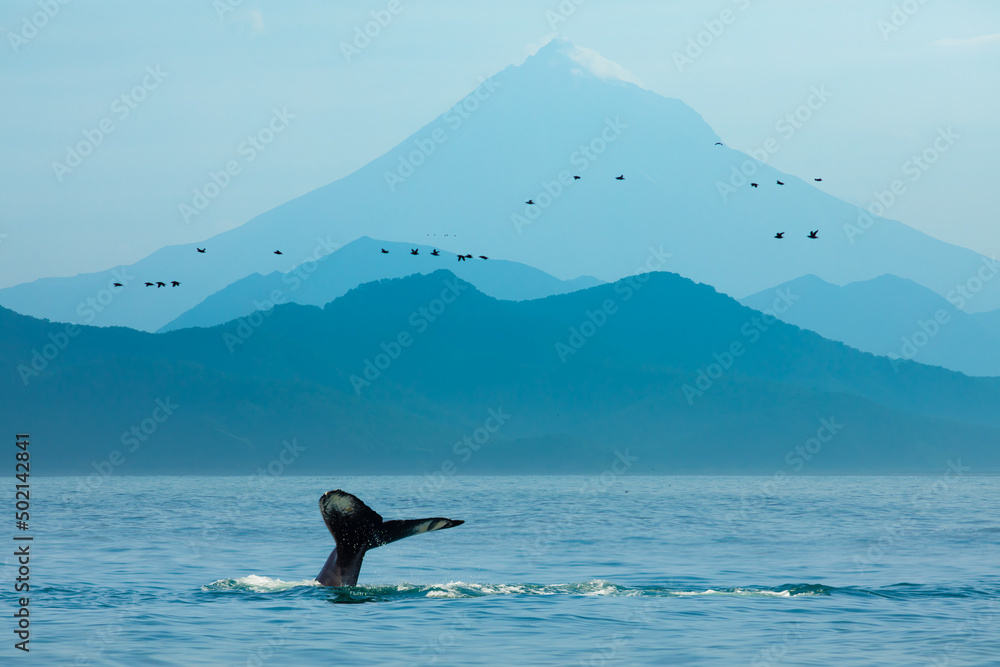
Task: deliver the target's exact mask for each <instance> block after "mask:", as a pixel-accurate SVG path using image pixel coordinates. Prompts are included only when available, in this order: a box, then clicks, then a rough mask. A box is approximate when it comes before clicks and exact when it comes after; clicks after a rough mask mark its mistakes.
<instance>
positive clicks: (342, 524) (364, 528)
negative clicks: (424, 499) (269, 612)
mask: <svg viewBox="0 0 1000 667" xmlns="http://www.w3.org/2000/svg"><path fill="white" fill-rule="evenodd" d="M319 511H320V513H321V514H322V515H323V521H325V522H326V527H327V528H328V529H329V530H330V534H331V535H333V539H334V540H336V542H337V548H336V549H334V550H333V552H332V553H331V554H330V557H329V558H328V559H327V561H326V564H325V565H324V566H323V569H322V570H321V571H320V573H319V575H318V576H317V577H316V579H317V580H319V582H320V583H321V584H323V585H324V586H354V585H355V584H357V583H358V574H359V573H360V572H361V561H362V560H363V559H364V557H365V552H366V551H368V550H369V549H374V548H375V547H380V546H382V545H383V544H389V543H390V542H395V541H396V540H401V539H403V538H404V537H410V536H411V535H419V534H420V533H429V532H432V531H435V530H443V529H445V528H452V527H454V526H460V525H462V524H463V523H465V522H464V521H459V520H453V519H445V518H442V517H434V518H431V519H407V520H402V521H383V519H382V517H381V516H379V514H378V512H376V511H375V510H373V509H372V508H370V507H368V505H365V504H364V503H363V502H361V500H360V499H359V498H358V497H357V496H353V495H351V494H350V493H347V492H346V491H341V490H340V489H337V490H335V491H328V492H326V493H324V494H323V497H322V498H320V499H319Z"/></svg>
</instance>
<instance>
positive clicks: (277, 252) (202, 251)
mask: <svg viewBox="0 0 1000 667" xmlns="http://www.w3.org/2000/svg"><path fill="white" fill-rule="evenodd" d="M195 250H197V251H198V254H201V255H204V254H205V253H206V252H207V251H208V248H199V247H197V246H195ZM274 254H275V255H283V254H285V253H283V252H281V251H280V250H275V251H274ZM145 285H146V287H155V288H156V289H160V288H161V287H166V286H167V283H165V282H164V281H162V280H154V281H153V282H149V281H146V283H145ZM170 286H171V287H180V286H181V283H180V281H179V280H171V281H170ZM115 287H124V285H122V284H121V283H115Z"/></svg>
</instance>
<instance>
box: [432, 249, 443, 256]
mask: <svg viewBox="0 0 1000 667" xmlns="http://www.w3.org/2000/svg"><path fill="white" fill-rule="evenodd" d="M431 254H432V255H434V256H435V257H437V256H439V255H440V254H441V253H439V252H438V251H437V248H434V250H431Z"/></svg>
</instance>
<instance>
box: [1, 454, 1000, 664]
mask: <svg viewBox="0 0 1000 667" xmlns="http://www.w3.org/2000/svg"><path fill="white" fill-rule="evenodd" d="M91 481H92V484H90V485H88V483H87V480H85V479H83V478H33V480H32V505H33V507H32V516H31V528H30V531H28V532H29V533H30V534H31V535H32V536H33V537H34V541H33V542H32V543H31V551H32V561H31V567H32V570H31V575H30V576H31V582H30V583H31V591H30V596H31V602H30V610H31V621H32V624H31V633H32V634H31V642H30V648H31V652H30V654H22V653H21V652H20V651H16V650H15V649H14V648H13V643H14V641H15V638H14V635H13V619H12V615H11V614H12V612H13V609H14V605H15V595H14V593H13V592H12V589H13V579H14V577H15V576H16V570H15V567H16V566H15V565H14V564H13V558H12V557H11V556H10V555H9V554H11V553H12V552H13V549H12V548H11V549H5V550H4V551H5V552H6V553H4V557H0V574H2V592H0V607H2V616H3V618H4V619H5V620H4V622H3V632H2V633H0V636H2V637H3V646H2V648H0V656H2V657H3V663H4V664H38V665H129V666H133V665H253V666H261V665H276V666H277V665H282V666H284V665H326V664H330V665H431V664H437V665H492V664H499V665H506V664H517V665H619V664H620V665H647V664H648V665H664V664H676V665H755V666H761V665H935V666H942V665H997V664H1000V484H998V482H1000V479H997V478H995V477H975V476H971V475H967V474H960V475H955V474H952V473H949V474H947V475H946V474H945V471H944V470H942V474H941V476H937V477H935V476H928V477H799V478H785V479H783V480H780V481H775V480H773V479H771V478H764V477H669V476H657V477H654V476H630V475H628V474H623V475H617V474H613V473H611V472H608V473H605V475H604V476H603V477H594V478H586V477H452V478H447V479H444V480H440V482H435V483H430V482H428V480H427V479H426V478H422V477H416V476H414V477H353V478H351V477H341V478H328V477H277V478H274V477H256V478H233V477H197V478H194V477H186V478H181V477H108V478H103V479H101V480H100V481H99V482H98V481H97V479H96V478H94V479H92V480H91ZM12 486H13V481H12V480H9V479H4V480H3V482H2V486H0V491H2V492H3V495H2V497H3V498H6V499H8V502H10V503H11V504H13V500H12V498H13V490H12ZM333 488H342V489H345V490H347V491H350V492H352V493H354V494H356V495H358V496H359V497H360V498H361V499H362V500H364V501H366V502H367V503H368V504H369V505H370V506H371V507H372V508H373V509H375V510H376V511H378V512H380V513H381V514H382V515H383V516H384V517H386V518H417V517H424V516H446V517H450V518H456V519H464V520H465V521H466V524H465V525H463V526H459V527H456V528H453V529H449V530H444V531H440V532H437V533H433V534H427V535H419V536H416V537H412V538H409V539H406V540H402V541H400V542H396V543H394V544H391V545H388V546H385V547H381V548H378V549H375V550H373V551H370V552H369V553H368V555H367V557H366V558H365V565H364V567H363V569H362V572H361V580H360V582H359V584H360V585H359V586H358V587H356V588H353V589H330V588H323V587H320V586H317V585H315V584H314V583H313V582H312V579H313V577H314V576H315V575H316V574H317V572H318V571H319V569H320V567H321V566H322V564H323V562H324V560H325V559H326V557H327V555H328V553H329V551H330V549H331V548H332V547H333V539H332V538H331V537H330V535H329V533H328V532H327V530H326V528H325V527H324V524H323V521H322V519H321V517H320V514H319V510H318V507H317V502H318V500H319V497H320V495H321V494H322V493H323V492H325V491H328V490H330V489H333ZM8 540H9V538H8ZM8 544H13V542H8ZM14 657H17V659H18V660H19V661H20V662H18V663H15V662H14V661H13V658H14Z"/></svg>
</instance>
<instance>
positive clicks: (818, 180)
mask: <svg viewBox="0 0 1000 667" xmlns="http://www.w3.org/2000/svg"><path fill="white" fill-rule="evenodd" d="M813 180H814V181H816V182H817V183H820V182H822V180H823V179H822V178H814V179H813Z"/></svg>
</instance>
